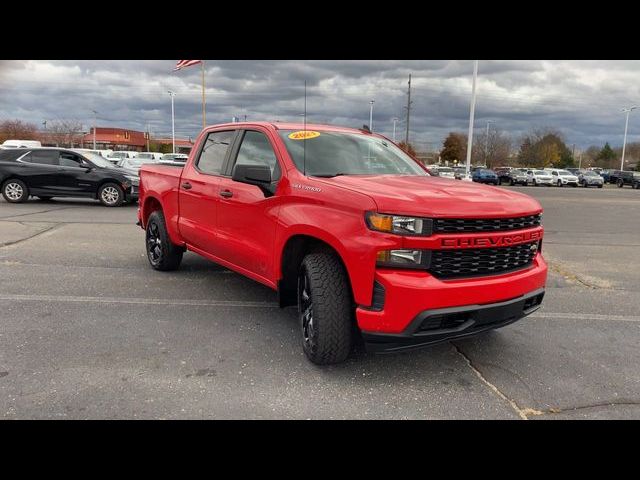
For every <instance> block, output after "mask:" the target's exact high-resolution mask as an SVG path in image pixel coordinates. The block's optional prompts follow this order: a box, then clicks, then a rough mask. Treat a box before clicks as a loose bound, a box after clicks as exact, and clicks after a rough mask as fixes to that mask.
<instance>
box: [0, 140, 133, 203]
mask: <svg viewBox="0 0 640 480" xmlns="http://www.w3.org/2000/svg"><path fill="white" fill-rule="evenodd" d="M138 184H139V177H138V176H136V175H132V174H130V173H128V172H126V171H124V170H122V169H120V168H118V167H114V165H113V164H112V163H111V162H109V161H108V160H106V159H104V158H102V157H101V156H100V155H96V154H93V153H88V152H79V151H74V150H70V149H64V148H20V149H17V148H16V149H5V150H0V186H1V189H2V196H3V197H4V198H5V200H6V201H7V202H11V203H21V202H26V201H27V200H28V199H29V196H30V195H32V196H35V197H38V198H40V199H42V200H49V199H51V198H52V197H85V198H95V199H98V200H100V202H101V203H102V204H103V205H106V206H107V207H117V206H120V205H122V204H123V203H124V202H126V201H133V200H137V198H138Z"/></svg>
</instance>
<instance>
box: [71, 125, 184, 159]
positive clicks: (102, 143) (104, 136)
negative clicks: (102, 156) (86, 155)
mask: <svg viewBox="0 0 640 480" xmlns="http://www.w3.org/2000/svg"><path fill="white" fill-rule="evenodd" d="M95 130H96V132H95V141H96V149H97V150H134V151H137V152H144V151H146V150H147V133H146V132H138V131H135V130H127V129H124V128H105V127H96V128H95ZM150 142H151V143H155V144H161V145H171V144H172V139H171V138H154V137H151V139H150ZM81 143H82V145H81V147H83V148H93V128H91V131H90V132H89V133H87V134H85V135H83V136H82V140H81ZM192 147H193V142H192V141H191V139H188V140H185V139H182V138H180V139H179V138H176V153H189V152H190V151H191V148H192Z"/></svg>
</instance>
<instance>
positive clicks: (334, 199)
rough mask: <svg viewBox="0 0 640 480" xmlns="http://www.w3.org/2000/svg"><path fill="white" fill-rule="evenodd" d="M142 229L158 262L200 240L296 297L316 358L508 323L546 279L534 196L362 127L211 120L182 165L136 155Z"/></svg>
mask: <svg viewBox="0 0 640 480" xmlns="http://www.w3.org/2000/svg"><path fill="white" fill-rule="evenodd" d="M138 224H139V225H140V226H141V227H142V228H143V229H144V230H145V244H146V251H147V257H148V260H149V263H150V264H151V267H153V268H154V269H156V270H174V269H177V268H178V267H179V265H180V262H181V260H182V256H183V253H184V252H185V250H190V251H192V252H195V253H197V254H199V255H201V256H203V257H205V258H207V259H209V260H211V261H213V262H216V263H218V264H220V265H223V266H225V267H227V268H229V269H231V270H234V271H236V272H238V273H240V274H242V275H245V276H247V277H249V278H251V279H253V280H256V281H258V282H260V283H262V284H264V285H266V286H267V287H269V288H272V289H274V290H276V291H277V292H278V298H279V303H280V306H282V307H286V306H295V305H297V308H298V317H299V331H300V338H301V343H302V349H303V351H304V353H305V354H306V356H307V357H308V358H309V360H310V361H312V362H313V363H316V364H331V363H338V362H341V361H343V360H345V359H346V358H347V356H348V355H349V352H350V350H351V348H352V345H353V343H354V342H355V341H356V340H358V341H360V342H362V341H363V342H364V344H365V346H366V348H367V349H368V350H369V351H374V352H379V353H388V352H396V351H401V350H406V349H411V348H416V347H422V346H426V345H431V344H435V343H439V342H443V341H447V340H451V339H455V338H461V337H466V336H469V335H474V334H477V333H479V332H483V331H486V330H490V329H495V328H498V327H502V326H505V325H507V324H510V323H512V322H515V321H516V320H519V319H521V318H522V317H524V316H525V315H528V314H530V313H532V312H533V311H535V310H536V309H538V308H539V307H540V304H541V302H542V299H543V296H544V287H545V282H546V277H547V265H546V263H545V261H544V259H543V257H542V255H541V247H542V237H543V227H542V208H541V207H540V204H539V203H538V202H537V201H536V200H534V199H533V198H531V197H529V196H527V195H524V194H521V193H517V192H513V191H509V190H505V189H501V188H497V187H491V186H486V185H479V184H476V183H472V182H459V181H456V180H455V179H448V178H443V177H434V176H430V175H429V174H428V173H427V171H426V170H425V169H424V167H422V165H421V164H419V163H418V162H417V161H416V160H415V159H414V158H413V157H410V156H409V155H407V154H406V153H404V152H403V151H402V150H401V149H400V148H398V146H396V145H395V144H394V143H393V142H392V141H390V140H389V139H387V138H385V137H384V136H382V135H378V134H374V133H371V132H370V131H369V130H368V129H363V130H357V129H351V128H342V127H335V126H328V125H310V124H306V125H303V124H288V123H266V122H256V123H231V124H223V125H216V126H210V127H207V128H206V129H204V130H203V131H202V132H201V134H200V135H199V137H198V139H197V140H196V143H195V145H194V148H193V150H192V152H191V154H190V155H189V158H188V160H187V162H186V164H185V166H184V168H182V169H177V168H173V167H170V166H162V165H143V166H142V168H141V170H140V200H139V208H138Z"/></svg>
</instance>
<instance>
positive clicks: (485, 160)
mask: <svg viewBox="0 0 640 480" xmlns="http://www.w3.org/2000/svg"><path fill="white" fill-rule="evenodd" d="M492 123H495V122H494V121H493V120H487V134H486V136H485V144H484V164H485V165H486V164H487V157H488V156H489V125H490V124H492Z"/></svg>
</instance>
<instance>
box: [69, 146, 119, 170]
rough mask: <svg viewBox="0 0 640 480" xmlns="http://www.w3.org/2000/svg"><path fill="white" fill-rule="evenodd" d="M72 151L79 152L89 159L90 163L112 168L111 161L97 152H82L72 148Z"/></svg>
mask: <svg viewBox="0 0 640 480" xmlns="http://www.w3.org/2000/svg"><path fill="white" fill-rule="evenodd" d="M74 151H75V152H76V153H79V154H80V155H82V156H83V157H84V158H86V159H87V160H89V161H90V162H91V163H93V164H94V165H96V166H98V167H102V168H113V163H111V162H110V161H109V160H105V158H104V157H103V156H102V155H98V154H97V153H93V152H83V151H78V150H74Z"/></svg>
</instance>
